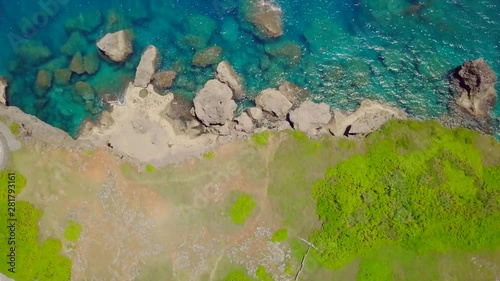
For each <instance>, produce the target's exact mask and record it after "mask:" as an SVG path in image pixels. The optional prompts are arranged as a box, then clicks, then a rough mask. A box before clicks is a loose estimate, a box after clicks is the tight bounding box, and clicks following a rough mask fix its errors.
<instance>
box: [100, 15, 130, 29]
mask: <svg viewBox="0 0 500 281" xmlns="http://www.w3.org/2000/svg"><path fill="white" fill-rule="evenodd" d="M129 28H132V22H131V21H130V19H128V18H127V16H126V15H125V14H124V13H121V12H118V11H115V10H110V11H109V12H108V15H107V17H106V26H105V27H104V29H105V31H106V32H117V31H120V30H123V29H129Z"/></svg>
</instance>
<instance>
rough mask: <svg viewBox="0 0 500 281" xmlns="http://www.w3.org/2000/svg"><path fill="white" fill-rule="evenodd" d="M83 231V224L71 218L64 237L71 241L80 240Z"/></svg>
mask: <svg viewBox="0 0 500 281" xmlns="http://www.w3.org/2000/svg"><path fill="white" fill-rule="evenodd" d="M81 233H82V226H81V225H80V224H79V223H77V222H75V221H73V220H71V221H69V223H68V226H66V229H65V230H64V238H66V240H68V241H71V242H76V241H78V238H80V234H81Z"/></svg>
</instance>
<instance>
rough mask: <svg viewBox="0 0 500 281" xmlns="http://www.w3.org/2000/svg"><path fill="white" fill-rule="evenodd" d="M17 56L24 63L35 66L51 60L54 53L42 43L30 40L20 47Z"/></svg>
mask: <svg viewBox="0 0 500 281" xmlns="http://www.w3.org/2000/svg"><path fill="white" fill-rule="evenodd" d="M16 55H17V56H18V57H19V59H20V60H21V61H23V62H24V63H27V64H29V65H32V66H34V65H39V64H41V63H43V62H46V61H47V60H49V59H50V57H51V56H52V52H51V51H50V49H49V48H48V47H46V46H45V45H43V43H42V42H41V41H35V40H29V41H27V42H25V43H22V44H21V45H19V47H18V48H17V49H16Z"/></svg>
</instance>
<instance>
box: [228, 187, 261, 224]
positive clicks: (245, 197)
mask: <svg viewBox="0 0 500 281" xmlns="http://www.w3.org/2000/svg"><path fill="white" fill-rule="evenodd" d="M256 206H257V204H256V203H255V200H254V199H253V197H252V196H251V195H249V194H246V193H243V194H240V195H239V196H238V199H236V202H234V204H233V205H232V206H231V209H230V210H229V216H230V217H231V220H232V221H233V223H235V224H239V225H243V224H245V221H246V220H247V219H248V218H249V217H250V216H251V215H252V212H253V210H254V209H255V207H256Z"/></svg>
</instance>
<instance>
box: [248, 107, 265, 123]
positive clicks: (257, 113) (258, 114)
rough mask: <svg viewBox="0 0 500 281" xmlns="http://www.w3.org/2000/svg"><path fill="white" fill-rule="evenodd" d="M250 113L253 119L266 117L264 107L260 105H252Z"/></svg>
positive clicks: (258, 119) (257, 119)
mask: <svg viewBox="0 0 500 281" xmlns="http://www.w3.org/2000/svg"><path fill="white" fill-rule="evenodd" d="M248 115H250V117H252V119H253V120H255V121H257V122H258V121H260V120H262V118H263V117H264V114H263V113H262V109H260V108H258V107H251V108H250V109H248Z"/></svg>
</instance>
